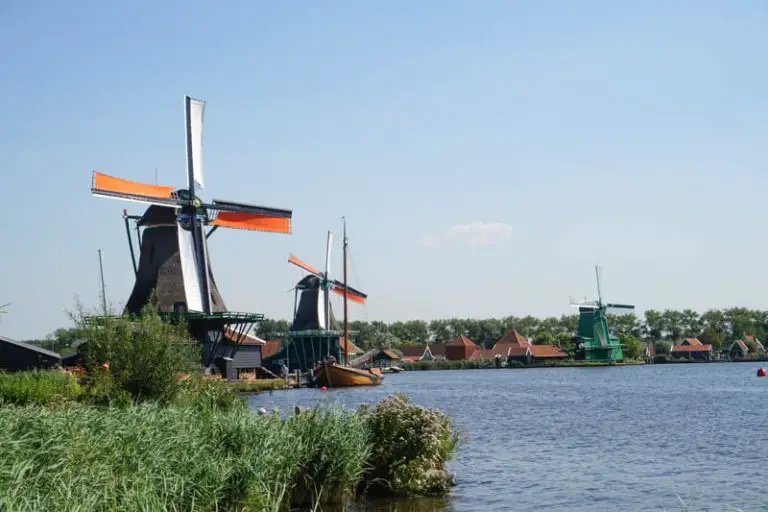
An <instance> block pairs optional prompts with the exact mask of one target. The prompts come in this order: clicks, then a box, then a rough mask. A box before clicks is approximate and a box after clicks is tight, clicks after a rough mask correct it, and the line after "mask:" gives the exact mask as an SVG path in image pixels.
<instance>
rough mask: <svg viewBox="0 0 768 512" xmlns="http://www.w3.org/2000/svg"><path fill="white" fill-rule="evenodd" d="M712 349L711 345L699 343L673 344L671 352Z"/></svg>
mask: <svg viewBox="0 0 768 512" xmlns="http://www.w3.org/2000/svg"><path fill="white" fill-rule="evenodd" d="M711 350H712V345H709V344H707V345H702V344H701V343H699V344H698V345H683V344H680V345H675V346H674V347H672V352H710V351H711Z"/></svg>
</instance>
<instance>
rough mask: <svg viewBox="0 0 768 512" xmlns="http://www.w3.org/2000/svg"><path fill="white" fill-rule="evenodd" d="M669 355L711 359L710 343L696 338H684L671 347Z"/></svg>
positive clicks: (702, 359) (683, 357)
mask: <svg viewBox="0 0 768 512" xmlns="http://www.w3.org/2000/svg"><path fill="white" fill-rule="evenodd" d="M670 356H671V357H672V358H674V359H693V360H697V361H711V360H712V345H710V344H708V343H707V344H705V343H702V342H701V341H699V339H698V338H686V339H684V340H683V341H681V342H680V343H679V344H678V345H675V346H674V347H672V351H671V352H670Z"/></svg>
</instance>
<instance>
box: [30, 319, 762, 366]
mask: <svg viewBox="0 0 768 512" xmlns="http://www.w3.org/2000/svg"><path fill="white" fill-rule="evenodd" d="M578 322H579V315H578V314H570V315H561V316H559V317H554V316H552V317H546V318H537V317H534V316H530V315H528V316H522V317H517V316H507V317H502V318H486V319H473V318H451V319H438V320H432V321H423V320H409V321H397V322H390V323H385V322H380V321H371V322H366V321H360V320H355V321H351V322H350V323H349V328H350V331H351V332H350V341H352V343H354V344H355V345H356V346H358V347H360V348H361V349H363V350H370V349H380V348H397V347H398V346H402V345H426V344H440V343H444V342H446V341H448V340H450V339H452V338H453V337H455V336H457V335H465V336H467V337H469V338H470V339H472V341H474V342H475V343H477V345H478V346H480V347H482V348H486V349H487V348H490V347H492V346H493V344H494V343H496V341H498V340H499V339H500V338H501V337H502V336H504V334H505V333H506V332H508V331H510V330H512V329H515V330H517V331H518V332H519V333H520V334H522V335H523V336H525V337H526V338H530V339H532V340H534V344H537V345H552V344H557V345H559V346H560V347H561V348H563V350H565V351H566V352H571V351H572V348H573V347H571V343H572V336H573V334H574V333H575V332H576V331H577V328H578ZM76 323H77V322H76ZM608 325H609V327H610V329H611V330H612V331H613V332H615V334H616V335H617V336H620V337H624V339H625V340H629V341H630V344H631V345H632V348H631V349H630V352H633V351H638V350H640V349H641V347H640V343H639V342H641V341H642V342H645V343H650V344H653V345H654V347H655V348H656V349H657V350H656V353H657V354H664V353H665V351H668V350H669V349H670V348H671V346H672V345H674V344H676V343H678V342H680V341H681V340H683V339H685V338H698V339H699V340H701V342H702V343H705V344H710V345H712V347H713V349H714V351H715V352H719V351H721V350H723V349H725V348H727V347H728V346H729V345H730V344H732V343H733V342H734V341H736V340H738V339H742V338H744V337H745V336H747V335H750V336H755V337H757V338H758V339H765V338H766V333H768V311H762V310H753V309H748V308H743V307H733V308H727V309H710V310H707V311H705V312H703V313H699V312H696V311H693V310H690V309H684V310H672V309H666V310H663V311H662V310H654V309H649V310H646V311H645V312H644V314H643V315H642V316H637V315H635V314H634V313H628V314H623V315H614V314H608ZM289 327H290V325H289V322H288V321H287V320H277V319H269V318H267V319H265V320H264V321H263V322H261V323H259V325H258V327H257V328H256V329H255V331H254V333H253V334H255V335H256V336H259V337H260V338H262V339H265V340H272V339H279V338H280V334H281V333H284V332H287V331H288V329H289ZM78 339H79V334H78V327H77V325H76V326H75V327H74V328H61V329H57V330H56V331H54V332H53V333H51V334H50V335H49V336H48V337H47V338H45V339H38V340H26V341H27V342H29V343H35V344H37V345H40V346H42V347H43V348H46V349H49V350H53V351H55V352H59V353H62V352H65V351H67V350H68V349H71V348H72V346H73V345H74V343H75V342H76V341H77V340H78ZM635 341H637V343H635ZM750 343H751V342H749V341H747V345H749V344H750ZM632 355H633V354H632V353H630V354H628V356H629V358H630V359H633V357H632ZM637 355H638V356H639V354H637Z"/></svg>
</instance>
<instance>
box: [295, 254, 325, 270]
mask: <svg viewBox="0 0 768 512" xmlns="http://www.w3.org/2000/svg"><path fill="white" fill-rule="evenodd" d="M288 263H293V264H294V265H296V266H297V267H299V268H303V269H304V270H306V271H307V272H310V273H312V274H317V275H320V274H321V273H322V272H320V271H319V270H317V269H316V268H315V267H313V266H312V265H310V264H309V263H304V262H303V261H301V260H300V259H299V258H297V257H296V256H294V255H293V254H291V255H290V256H288Z"/></svg>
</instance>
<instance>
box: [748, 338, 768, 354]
mask: <svg viewBox="0 0 768 512" xmlns="http://www.w3.org/2000/svg"><path fill="white" fill-rule="evenodd" d="M744 343H745V344H746V345H747V348H749V347H750V346H751V347H754V353H755V354H764V353H765V346H764V345H763V343H762V342H761V341H760V340H759V339H758V338H757V336H752V335H751V334H747V335H746V336H744ZM750 351H752V350H751V349H750Z"/></svg>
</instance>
